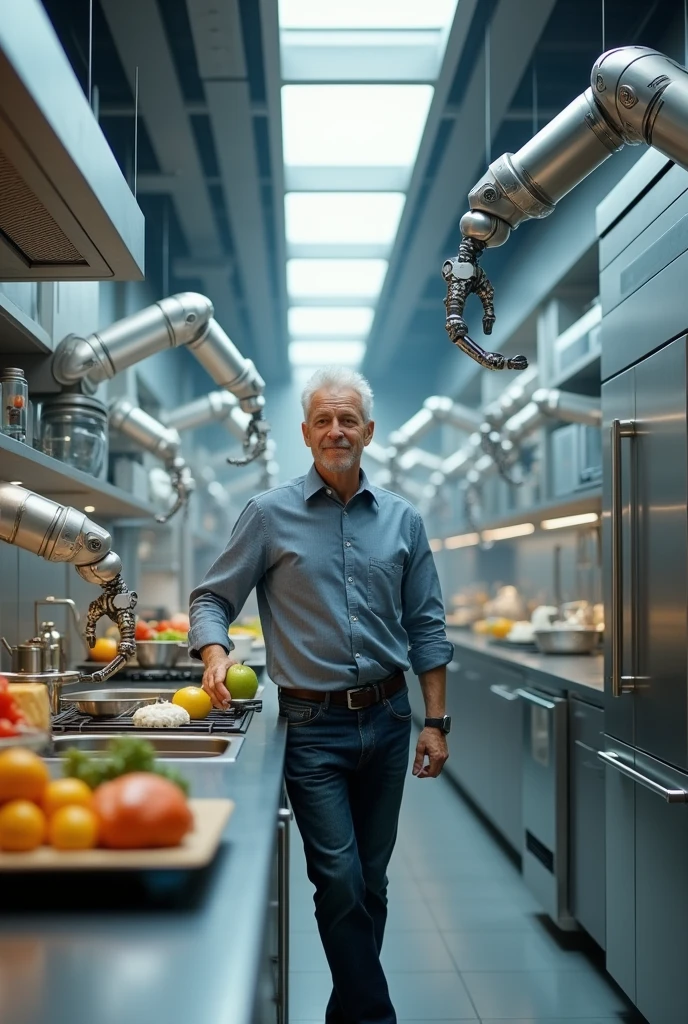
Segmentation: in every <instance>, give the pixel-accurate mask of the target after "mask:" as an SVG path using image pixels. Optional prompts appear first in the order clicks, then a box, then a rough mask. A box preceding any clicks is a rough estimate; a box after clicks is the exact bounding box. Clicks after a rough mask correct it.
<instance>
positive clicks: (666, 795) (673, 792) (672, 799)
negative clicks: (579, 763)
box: [597, 750, 688, 804]
mask: <svg viewBox="0 0 688 1024" xmlns="http://www.w3.org/2000/svg"><path fill="white" fill-rule="evenodd" d="M597 756H598V757H599V759H600V761H604V763H605V764H608V765H609V766H610V768H616V770H617V772H621V774H622V775H625V776H626V778H628V779H631V780H632V781H633V782H637V783H638V785H639V786H644V787H645V789H649V790H650V792H652V793H656V794H657V796H661V797H662V798H663V799H664V800H666V802H667V803H668V804H685V803H688V793H687V792H686V791H685V789H667V788H666V786H662V785H661V784H660V783H659V782H655V780H654V779H649V778H648V777H647V775H641V773H640V772H637V771H636V770H635V768H631V767H629V765H627V764H625V763H624V762H623V761H621V760H619V756H618V754H614V753H612V752H611V751H607V750H599V751H598V752H597Z"/></svg>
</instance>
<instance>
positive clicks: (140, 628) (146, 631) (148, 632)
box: [134, 619, 155, 640]
mask: <svg viewBox="0 0 688 1024" xmlns="http://www.w3.org/2000/svg"><path fill="white" fill-rule="evenodd" d="M154 637H155V630H153V629H151V628H150V626H149V625H148V623H147V622H144V621H143V619H139V620H138V622H137V623H136V632H135V633H134V639H136V640H153V639H154Z"/></svg>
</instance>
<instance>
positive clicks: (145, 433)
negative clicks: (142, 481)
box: [109, 398, 196, 523]
mask: <svg viewBox="0 0 688 1024" xmlns="http://www.w3.org/2000/svg"><path fill="white" fill-rule="evenodd" d="M109 423H110V426H111V427H113V428H114V429H115V430H118V431H119V432H120V433H121V434H124V436H125V437H128V438H129V440H130V441H133V442H134V444H135V445H137V446H138V447H139V448H142V449H143V450H144V451H147V452H150V453H151V455H155V456H156V457H157V458H159V459H160V460H161V461H162V462H163V463H164V464H165V469H166V470H167V472H168V473H169V475H170V480H171V482H172V487H173V489H174V491H175V493H176V495H177V498H176V500H175V503H174V505H173V506H172V508H171V509H170V510H169V512H167V513H166V514H165V515H164V516H162V515H161V516H156V517H155V518H156V521H157V522H158V523H166V522H167V521H168V520H169V519H171V518H172V516H173V515H175V513H177V512H178V511H179V509H180V508H181V507H182V506H183V505H185V504H186V502H187V501H188V500H189V497H190V495H191V494H192V493H193V491H194V490H195V489H196V483H195V481H194V478H193V477H192V475H191V470H190V469H189V467H188V466H187V464H186V462H185V461H184V458H183V457H182V456H181V455H180V454H179V449H180V447H181V443H182V441H181V438H180V436H179V434H178V433H177V431H176V430H173V429H172V428H170V427H166V426H165V425H164V424H162V423H160V422H159V421H158V420H156V419H155V418H154V417H153V416H149V414H148V413H147V412H144V411H143V409H139V407H138V406H136V405H134V404H133V403H132V402H130V401H128V399H126V398H118V399H116V400H115V401H114V402H113V403H112V404H111V405H110V412H109Z"/></svg>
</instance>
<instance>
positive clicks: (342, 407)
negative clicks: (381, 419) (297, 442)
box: [301, 387, 375, 473]
mask: <svg viewBox="0 0 688 1024" xmlns="http://www.w3.org/2000/svg"><path fill="white" fill-rule="evenodd" d="M374 426H375V424H374V423H373V421H372V420H369V421H368V423H366V421H365V419H364V416H363V409H362V407H361V398H360V395H359V394H358V392H357V391H354V390H352V389H351V388H336V387H334V388H321V389H320V391H316V392H315V394H314V395H313V399H312V401H311V407H310V410H309V413H308V421H307V422H306V423H302V424H301V429H302V431H303V439H304V441H305V442H306V444H307V445H308V447H309V448H310V449H311V450H312V452H313V459H314V461H315V464H316V466H322V468H323V469H325V470H327V471H328V472H329V473H345V472H346V471H347V470H349V469H353V467H354V466H356V465H358V463H359V462H360V460H361V454H362V452H363V449H364V448H365V446H366V445H367V444H369V443H370V440H371V438H372V436H373V429H374Z"/></svg>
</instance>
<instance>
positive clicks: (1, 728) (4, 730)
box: [0, 718, 19, 738]
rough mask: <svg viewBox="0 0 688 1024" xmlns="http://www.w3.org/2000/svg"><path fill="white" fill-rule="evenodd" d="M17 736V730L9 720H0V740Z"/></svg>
mask: <svg viewBox="0 0 688 1024" xmlns="http://www.w3.org/2000/svg"><path fill="white" fill-rule="evenodd" d="M18 735H19V729H17V727H16V725H15V724H14V723H13V722H10V720H9V718H0V738H3V737H4V738H6V737H8V736H18Z"/></svg>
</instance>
